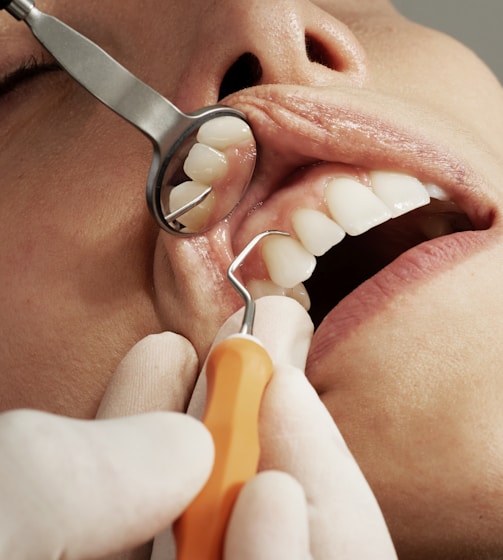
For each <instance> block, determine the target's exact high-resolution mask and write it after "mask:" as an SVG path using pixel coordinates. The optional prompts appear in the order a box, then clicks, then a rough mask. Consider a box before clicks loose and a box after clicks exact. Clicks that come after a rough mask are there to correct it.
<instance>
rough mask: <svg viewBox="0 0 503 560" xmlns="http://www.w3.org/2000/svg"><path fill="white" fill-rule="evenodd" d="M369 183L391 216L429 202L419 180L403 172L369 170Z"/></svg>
mask: <svg viewBox="0 0 503 560" xmlns="http://www.w3.org/2000/svg"><path fill="white" fill-rule="evenodd" d="M369 175H370V185H371V187H372V190H373V191H374V193H375V194H376V195H377V196H378V197H379V198H380V199H381V200H382V201H383V202H384V204H386V206H388V208H389V209H390V210H391V214H392V217H393V218H396V217H397V216H401V215H402V214H406V213H407V212H410V211H411V210H414V209H415V208H419V207H420V206H425V205H426V204H428V203H429V202H430V195H429V194H428V191H427V190H426V189H425V188H424V186H423V184H422V183H421V181H419V180H418V179H416V178H415V177H412V176H410V175H405V174H403V173H392V172H388V171H371V172H370V174H369Z"/></svg>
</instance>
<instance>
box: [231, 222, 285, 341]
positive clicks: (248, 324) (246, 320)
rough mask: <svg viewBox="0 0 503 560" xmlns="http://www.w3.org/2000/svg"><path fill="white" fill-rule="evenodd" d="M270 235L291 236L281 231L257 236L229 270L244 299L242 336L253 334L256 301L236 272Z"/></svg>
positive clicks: (234, 284) (233, 283) (265, 232)
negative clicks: (256, 247)
mask: <svg viewBox="0 0 503 560" xmlns="http://www.w3.org/2000/svg"><path fill="white" fill-rule="evenodd" d="M269 235H285V236H289V235H290V234H289V233H287V232H286V231H279V230H274V229H272V230H267V231H263V232H262V233H259V234H258V235H256V236H255V237H254V238H253V239H252V240H251V241H250V242H249V243H248V244H247V245H246V247H245V248H244V249H243V250H242V251H241V253H239V255H238V256H237V257H236V258H235V259H234V260H233V261H232V263H231V264H230V266H229V268H228V269H227V278H228V280H229V282H230V284H231V286H232V287H233V288H234V289H235V290H236V292H237V293H238V294H239V295H240V296H241V297H242V298H243V301H244V304H245V313H244V316H243V322H242V323H241V330H240V331H239V332H240V333H241V334H245V335H251V334H253V322H254V320H255V300H254V299H253V298H252V296H251V294H250V292H249V291H248V290H247V289H246V288H245V286H244V285H243V284H242V283H241V282H240V281H239V280H238V279H237V278H236V276H235V274H234V273H235V272H236V270H237V268H238V267H239V266H241V264H242V263H243V261H244V260H245V258H246V257H247V256H248V255H249V254H250V253H251V251H252V249H253V248H254V247H255V246H256V245H257V244H258V243H259V242H260V241H262V239H264V237H268V236H269Z"/></svg>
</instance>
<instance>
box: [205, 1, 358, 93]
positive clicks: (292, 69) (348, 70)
mask: <svg viewBox="0 0 503 560" xmlns="http://www.w3.org/2000/svg"><path fill="white" fill-rule="evenodd" d="M207 13H208V16H209V17H207V18H205V19H204V21H202V22H201V24H200V39H202V40H201V41H200V42H199V45H200V47H199V49H198V50H199V53H198V55H199V56H200V59H199V61H198V63H196V65H199V64H200V65H201V69H203V64H205V63H203V60H204V61H206V64H205V67H206V70H208V63H209V66H211V65H212V64H216V65H219V68H218V69H216V70H217V72H218V73H219V74H220V76H221V77H220V81H221V87H220V89H221V91H220V96H219V97H224V96H225V95H227V94H229V93H233V91H237V90H238V89H243V88H244V87H248V86H251V85H258V84H274V83H292V84H300V85H314V86H315V85H320V86H324V85H330V84H334V82H336V81H337V80H343V81H344V80H351V81H352V82H354V83H357V84H361V83H363V82H364V81H365V79H366V73H367V72H366V61H365V53H364V51H363V48H362V47H361V45H360V44H359V42H358V41H357V39H356V38H355V36H354V35H353V33H352V32H351V31H350V30H349V29H348V27H347V26H346V25H344V24H343V23H342V22H341V21H339V20H338V19H337V18H336V17H334V16H333V15H331V14H329V13H328V12H326V11H325V10H323V9H321V8H320V7H318V6H316V5H315V4H314V3H313V2H310V1H308V0H273V1H271V0H216V1H215V2H213V3H212V7H211V10H208V12H207ZM205 45H206V47H208V45H210V46H211V48H207V50H206V51H205V52H202V51H201V48H203V47H204V46H205Z"/></svg>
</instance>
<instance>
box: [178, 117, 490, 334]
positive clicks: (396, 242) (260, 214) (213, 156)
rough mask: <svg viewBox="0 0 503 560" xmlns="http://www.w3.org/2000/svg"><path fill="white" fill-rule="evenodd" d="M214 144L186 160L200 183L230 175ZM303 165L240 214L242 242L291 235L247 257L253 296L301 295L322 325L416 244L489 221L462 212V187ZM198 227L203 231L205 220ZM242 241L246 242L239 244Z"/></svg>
mask: <svg viewBox="0 0 503 560" xmlns="http://www.w3.org/2000/svg"><path fill="white" fill-rule="evenodd" d="M222 130H223V131H224V132H225V141H226V143H227V144H234V145H236V144H238V143H239V141H241V140H242V139H241V137H237V136H236V132H235V131H234V129H233V128H230V127H228V126H227V125H226V126H224V127H221V129H219V131H218V132H219V134H221V133H222ZM238 132H240V133H241V131H238ZM211 142H213V140H212V139H210V140H208V144H209V147H208V146H205V152H204V154H203V155H201V154H199V153H198V154H193V156H192V158H189V159H188V161H189V163H190V166H189V165H188V164H187V167H191V166H192V167H191V169H189V170H188V172H187V174H188V175H189V177H190V178H191V179H192V180H198V181H200V182H201V183H205V184H207V183H208V182H211V181H213V180H214V179H215V174H216V175H217V176H219V175H218V173H220V174H225V173H226V172H227V171H226V170H227V167H226V166H223V171H222V170H221V169H220V163H221V160H223V159H225V158H226V157H227V156H226V155H224V154H222V153H219V152H217V148H218V147H219V146H213V145H211ZM227 144H226V145H227ZM217 156H218V157H217ZM215 161H216V163H215ZM217 164H218V165H217ZM226 165H227V164H226ZM215 170H216V171H215ZM298 170H299V171H298V173H294V174H293V175H292V176H291V177H290V179H287V180H286V182H285V183H284V184H283V185H282V186H279V187H277V188H276V189H274V190H273V191H271V193H269V194H266V196H265V197H264V198H263V199H261V201H260V200H259V202H258V203H256V204H255V206H253V205H251V206H250V207H251V208H252V209H251V210H250V211H248V214H247V215H246V216H243V217H242V219H238V223H239V224H240V225H239V235H240V236H241V239H242V240H243V241H244V242H248V241H249V239H251V238H253V237H254V235H256V234H257V233H260V232H261V231H264V230H265V229H280V230H283V231H285V232H287V233H289V234H290V237H283V236H271V237H268V238H266V239H264V241H263V242H262V245H261V253H262V254H261V258H257V259H254V260H253V259H252V262H251V263H250V262H249V261H248V263H246V265H245V269H243V270H242V272H244V279H245V283H246V285H247V287H248V289H249V291H250V292H251V294H252V295H253V296H254V297H255V298H258V297H261V296H264V295H284V296H287V297H292V298H294V299H297V300H298V301H299V302H300V303H301V304H302V305H303V306H304V307H305V308H306V309H308V310H309V313H310V315H311V318H312V320H313V322H314V324H315V326H316V327H317V326H319V325H320V324H321V322H322V321H323V320H324V318H325V317H326V316H327V315H328V314H329V313H330V312H331V311H332V310H333V309H334V308H335V307H337V306H338V304H339V303H340V302H341V301H342V300H343V299H344V298H346V296H348V295H349V294H351V293H352V292H353V291H354V290H356V289H357V288H358V287H360V286H361V285H362V284H364V283H365V282H366V281H367V280H369V279H370V278H372V277H374V276H376V275H377V274H378V273H379V272H380V271H382V270H383V269H384V268H386V267H388V265H390V264H391V263H393V262H394V261H395V260H396V259H397V258H398V257H400V256H401V255H403V254H404V253H407V252H408V254H411V255H412V253H410V250H411V249H413V248H414V247H417V246H418V245H423V247H431V243H430V244H429V245H428V244H427V242H429V241H432V240H434V239H437V238H440V237H446V238H448V237H450V238H451V239H453V238H452V237H451V236H452V235H453V234H456V233H459V232H466V231H475V230H481V229H486V228H487V227H489V225H490V224H489V220H486V219H485V218H482V217H481V216H480V215H479V214H478V211H476V210H474V209H473V208H471V209H470V208H468V209H465V208H464V206H469V204H467V203H466V201H465V197H464V195H463V194H462V193H461V192H459V193H458V192H457V191H458V190H459V189H457V188H456V191H455V192H456V193H457V194H455V196H454V197H452V196H451V194H448V193H447V192H446V191H445V190H444V189H443V188H441V187H439V186H437V185H436V184H432V183H429V182H422V181H420V180H419V179H417V178H415V177H414V176H412V175H409V174H406V173H404V172H397V171H394V170H369V169H364V168H361V167H358V166H354V165H348V164H344V163H331V162H330V161H318V162H315V163H312V164H310V165H307V166H306V167H303V168H302V167H300V168H298ZM201 173H202V176H203V178H202V179H201V177H200V175H201ZM231 175H232V174H231ZM449 182H452V179H451V180H450V181H449ZM178 190H180V191H183V193H184V195H185V191H186V190H187V184H186V183H184V184H183V185H180V186H179V187H177V191H175V192H178ZM449 190H452V189H449ZM452 198H456V200H452ZM194 212H199V214H198V216H197V219H200V218H201V215H202V216H203V218H204V219H206V218H207V216H209V215H211V211H210V210H208V209H207V208H204V207H202V208H196V209H195V210H194V211H191V212H190V213H188V214H187V216H186V217H184V219H185V218H187V219H188V218H190V217H191V216H190V214H192V213H194ZM469 216H472V218H474V219H472V218H470V217H469ZM189 225H190V224H189ZM196 225H197V227H195V226H194V227H195V229H197V228H198V227H199V225H200V224H199V223H197V224H196ZM425 242H426V244H425ZM240 243H241V241H239V240H238V242H237V246H238V248H239V245H240ZM437 246H438V242H437ZM416 254H417V251H416ZM447 260H448V259H447ZM402 262H403V259H402ZM387 270H390V268H389V267H388V269H387ZM405 274H407V272H406V273H405ZM388 276H389V275H388ZM379 277H382V275H380V276H379Z"/></svg>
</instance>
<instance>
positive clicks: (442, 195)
mask: <svg viewBox="0 0 503 560" xmlns="http://www.w3.org/2000/svg"><path fill="white" fill-rule="evenodd" d="M424 188H425V189H426V191H427V192H428V194H429V196H430V198H435V199H437V200H442V201H443V202H447V201H449V200H450V198H449V195H448V194H447V193H446V192H445V191H444V189H442V188H441V187H439V186H438V185H435V184H434V183H426V184H425V185H424Z"/></svg>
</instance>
